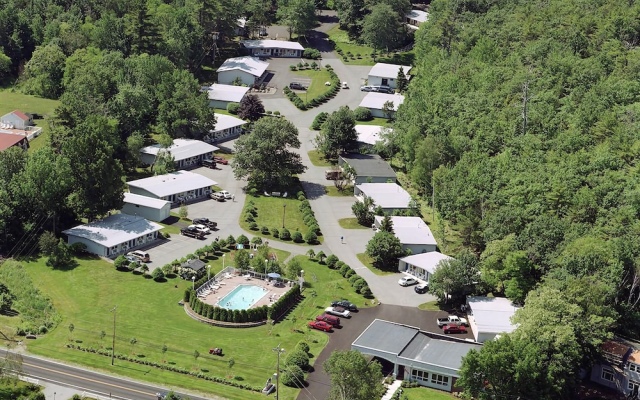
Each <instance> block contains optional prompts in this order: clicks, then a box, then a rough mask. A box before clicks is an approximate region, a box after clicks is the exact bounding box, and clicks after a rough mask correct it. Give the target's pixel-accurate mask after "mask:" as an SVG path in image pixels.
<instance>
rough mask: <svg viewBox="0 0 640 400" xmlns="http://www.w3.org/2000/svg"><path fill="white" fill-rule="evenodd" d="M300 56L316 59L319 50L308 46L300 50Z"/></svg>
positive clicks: (318, 55)
mask: <svg viewBox="0 0 640 400" xmlns="http://www.w3.org/2000/svg"><path fill="white" fill-rule="evenodd" d="M302 57H304V58H309V59H312V60H317V59H319V58H320V51H318V50H317V49H312V48H310V47H308V48H306V49H304V51H303V52H302Z"/></svg>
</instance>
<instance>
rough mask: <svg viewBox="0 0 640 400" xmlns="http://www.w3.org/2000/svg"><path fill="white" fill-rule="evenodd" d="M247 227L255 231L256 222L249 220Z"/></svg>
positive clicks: (256, 227) (256, 228)
mask: <svg viewBox="0 0 640 400" xmlns="http://www.w3.org/2000/svg"><path fill="white" fill-rule="evenodd" d="M249 229H251V230H252V231H257V230H258V224H256V223H255V222H251V223H250V224H249Z"/></svg>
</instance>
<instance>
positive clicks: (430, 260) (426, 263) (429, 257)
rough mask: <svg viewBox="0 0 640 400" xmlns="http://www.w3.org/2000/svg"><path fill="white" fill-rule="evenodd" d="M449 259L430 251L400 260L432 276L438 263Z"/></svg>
mask: <svg viewBox="0 0 640 400" xmlns="http://www.w3.org/2000/svg"><path fill="white" fill-rule="evenodd" d="M394 229H395V228H394ZM451 258H452V257H449V256H447V255H445V254H442V253H439V252H437V251H430V252H428V253H420V254H414V255H411V256H407V257H403V258H401V259H400V260H401V261H404V262H406V263H407V264H411V265H413V266H414V267H418V268H422V269H423V270H425V271H427V272H429V273H430V274H433V273H434V272H435V270H436V268H437V267H438V264H440V261H442V260H448V259H451Z"/></svg>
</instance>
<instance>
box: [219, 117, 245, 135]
mask: <svg viewBox="0 0 640 400" xmlns="http://www.w3.org/2000/svg"><path fill="white" fill-rule="evenodd" d="M246 123H247V122H246V121H243V120H241V119H240V118H236V117H233V116H231V115H226V114H216V126H215V128H214V129H213V131H212V132H218V131H223V130H225V129H229V128H234V127H236V126H241V125H245V124H246Z"/></svg>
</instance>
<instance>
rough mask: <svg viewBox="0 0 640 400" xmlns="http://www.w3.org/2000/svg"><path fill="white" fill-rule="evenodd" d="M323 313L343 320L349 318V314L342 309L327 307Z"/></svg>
mask: <svg viewBox="0 0 640 400" xmlns="http://www.w3.org/2000/svg"><path fill="white" fill-rule="evenodd" d="M324 312H326V313H327V314H332V315H337V316H338V317H343V318H349V317H350V316H351V312H350V311H349V310H347V309H346V308H344V307H327V308H325V310H324Z"/></svg>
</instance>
